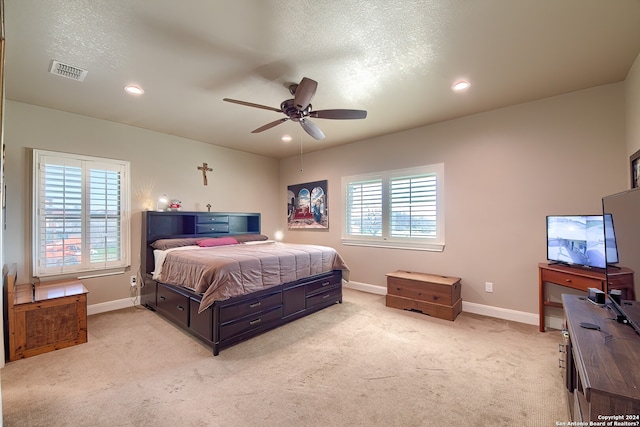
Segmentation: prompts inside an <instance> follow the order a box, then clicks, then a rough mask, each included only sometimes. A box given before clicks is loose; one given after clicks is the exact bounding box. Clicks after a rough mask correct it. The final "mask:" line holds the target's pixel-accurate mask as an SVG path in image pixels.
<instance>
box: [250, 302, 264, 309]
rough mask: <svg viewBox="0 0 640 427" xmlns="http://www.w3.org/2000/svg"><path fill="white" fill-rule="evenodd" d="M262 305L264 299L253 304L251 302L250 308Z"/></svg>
mask: <svg viewBox="0 0 640 427" xmlns="http://www.w3.org/2000/svg"><path fill="white" fill-rule="evenodd" d="M261 305H262V301H258V302H254V303H253V304H249V308H256V307H260V306H261Z"/></svg>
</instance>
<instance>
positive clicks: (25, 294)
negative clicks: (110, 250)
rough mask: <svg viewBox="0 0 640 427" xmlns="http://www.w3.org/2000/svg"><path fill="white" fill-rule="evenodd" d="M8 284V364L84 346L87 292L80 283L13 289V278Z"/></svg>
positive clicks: (26, 285)
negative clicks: (61, 349) (10, 289)
mask: <svg viewBox="0 0 640 427" xmlns="http://www.w3.org/2000/svg"><path fill="white" fill-rule="evenodd" d="M10 282H11V283H10V285H11V288H12V289H13V292H9V296H11V297H12V298H11V299H10V300H9V301H8V312H9V313H8V314H9V315H8V323H9V361H13V360H17V359H23V358H25V357H30V356H35V355H37V354H41V353H46V352H48V351H53V350H58V349H60V348H65V347H69V346H72V345H76V344H81V343H85V342H87V292H88V291H87V288H85V286H84V285H83V284H82V282H81V281H79V280H77V279H76V280H73V279H72V280H64V281H58V282H50V283H41V284H37V285H35V286H34V285H31V284H24V285H15V276H14V277H13V278H12V280H11V281H10ZM12 294H13V295H12Z"/></svg>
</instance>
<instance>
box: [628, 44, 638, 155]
mask: <svg viewBox="0 0 640 427" xmlns="http://www.w3.org/2000/svg"><path fill="white" fill-rule="evenodd" d="M625 101H626V108H625V110H626V119H627V120H626V129H627V155H628V156H627V158H628V157H629V156H631V155H632V154H633V153H635V152H636V151H638V150H640V55H638V56H637V57H636V60H635V62H634V63H633V66H632V67H631V69H630V70H629V74H628V75H627V79H626V80H625Z"/></svg>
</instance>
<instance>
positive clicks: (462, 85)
mask: <svg viewBox="0 0 640 427" xmlns="http://www.w3.org/2000/svg"><path fill="white" fill-rule="evenodd" d="M469 86H471V83H469V82H468V81H466V80H460V81H458V82H456V83H455V84H454V85H453V86H452V87H451V89H453V90H454V91H455V92H460V91H463V90H465V89H469Z"/></svg>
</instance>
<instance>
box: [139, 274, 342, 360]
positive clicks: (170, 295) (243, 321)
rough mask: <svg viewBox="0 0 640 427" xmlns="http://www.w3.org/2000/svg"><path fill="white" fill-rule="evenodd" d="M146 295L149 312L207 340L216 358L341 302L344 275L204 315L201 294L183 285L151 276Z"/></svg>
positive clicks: (285, 287)
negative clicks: (262, 334)
mask: <svg viewBox="0 0 640 427" xmlns="http://www.w3.org/2000/svg"><path fill="white" fill-rule="evenodd" d="M143 292H144V293H145V294H146V295H147V297H146V298H145V302H144V305H145V306H146V307H147V308H149V309H152V310H155V311H157V313H158V314H160V315H162V316H163V317H165V318H166V319H168V320H170V321H171V322H172V323H174V324H175V325H177V326H179V327H181V328H183V329H185V330H187V331H189V332H191V333H192V334H193V335H194V336H195V337H197V338H199V339H200V340H202V341H204V342H205V343H206V344H208V345H209V346H211V347H212V349H213V354H214V356H215V355H218V353H219V352H220V350H222V349H223V348H226V347H229V346H231V345H234V344H237V343H239V342H241V341H244V340H246V339H247V338H250V337H253V336H255V335H258V334H261V333H263V332H266V331H268V330H271V329H274V328H276V327H278V326H280V325H283V324H285V323H288V322H290V321H292V320H295V319H298V318H301V317H304V316H307V315H309V314H311V313H314V312H316V311H319V310H321V309H323V308H326V307H329V306H331V305H333V304H335V303H341V302H342V272H341V271H339V270H336V271H331V272H327V273H322V274H318V275H315V276H312V277H309V278H305V279H301V280H297V281H295V282H290V283H285V284H282V285H278V286H275V287H272V288H269V289H265V290H262V291H259V292H256V293H252V294H249V295H244V296H240V297H235V298H231V299H228V300H224V301H216V302H215V303H214V304H213V305H212V306H211V307H209V308H208V309H206V310H205V311H203V312H202V313H198V309H199V306H200V299H201V295H200V294H197V293H195V292H192V291H190V290H189V289H186V288H183V287H181V286H173V285H167V284H163V283H157V282H155V281H154V280H153V279H152V278H151V275H150V274H147V275H146V277H145V280H144V283H143ZM151 294H154V295H151ZM154 302H155V303H154Z"/></svg>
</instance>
